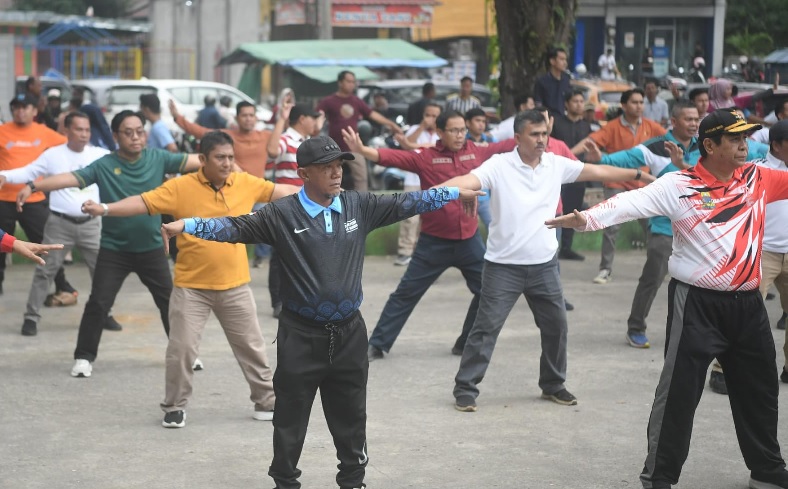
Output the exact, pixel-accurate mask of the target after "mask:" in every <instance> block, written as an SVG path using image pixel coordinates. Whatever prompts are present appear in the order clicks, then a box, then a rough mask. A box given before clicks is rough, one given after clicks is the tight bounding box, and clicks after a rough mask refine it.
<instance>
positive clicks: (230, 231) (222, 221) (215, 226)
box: [183, 217, 241, 243]
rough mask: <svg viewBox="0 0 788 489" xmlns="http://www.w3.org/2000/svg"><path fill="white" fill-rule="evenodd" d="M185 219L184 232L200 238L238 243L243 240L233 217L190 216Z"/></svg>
mask: <svg viewBox="0 0 788 489" xmlns="http://www.w3.org/2000/svg"><path fill="white" fill-rule="evenodd" d="M183 221H184V226H183V232H184V233H188V234H192V235H194V236H195V237H197V238H200V239H204V240H207V241H219V242H222V243H238V242H239V241H240V240H241V232H240V229H239V228H238V226H237V225H236V223H235V222H233V218H231V217H216V218H211V219H203V218H202V217H190V218H188V219H184V220H183Z"/></svg>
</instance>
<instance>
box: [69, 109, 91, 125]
mask: <svg viewBox="0 0 788 489" xmlns="http://www.w3.org/2000/svg"><path fill="white" fill-rule="evenodd" d="M74 119H85V120H87V121H88V122H90V117H88V115H87V114H86V113H84V112H80V111H75V112H71V113H69V114H68V115H67V116H66V118H65V119H64V120H63V125H64V126H66V127H71V122H73V121H74Z"/></svg>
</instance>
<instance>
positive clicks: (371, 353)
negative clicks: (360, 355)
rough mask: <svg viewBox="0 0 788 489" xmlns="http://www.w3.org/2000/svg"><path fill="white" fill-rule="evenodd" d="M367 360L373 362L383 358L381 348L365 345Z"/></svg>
mask: <svg viewBox="0 0 788 489" xmlns="http://www.w3.org/2000/svg"><path fill="white" fill-rule="evenodd" d="M367 360H369V361H370V362H374V361H375V360H383V350H381V349H380V348H378V347H377V346H372V345H369V346H368V347H367Z"/></svg>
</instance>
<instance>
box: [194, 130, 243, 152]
mask: <svg viewBox="0 0 788 489" xmlns="http://www.w3.org/2000/svg"><path fill="white" fill-rule="evenodd" d="M225 144H229V145H230V146H235V144H234V141H233V138H232V137H231V136H230V135H229V134H227V133H226V132H222V131H211V132H209V133H207V134H206V135H205V136H203V137H202V139H201V140H200V153H202V154H203V155H205V157H206V158H207V157H208V155H209V154H211V151H213V149H214V148H216V147H217V146H224V145H225Z"/></svg>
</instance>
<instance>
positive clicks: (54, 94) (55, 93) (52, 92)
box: [47, 88, 60, 98]
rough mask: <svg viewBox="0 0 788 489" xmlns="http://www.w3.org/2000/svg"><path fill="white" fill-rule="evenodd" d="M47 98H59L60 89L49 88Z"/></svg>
mask: <svg viewBox="0 0 788 489" xmlns="http://www.w3.org/2000/svg"><path fill="white" fill-rule="evenodd" d="M47 98H60V90H58V89H57V88H51V89H50V90H49V91H48V92H47Z"/></svg>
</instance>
